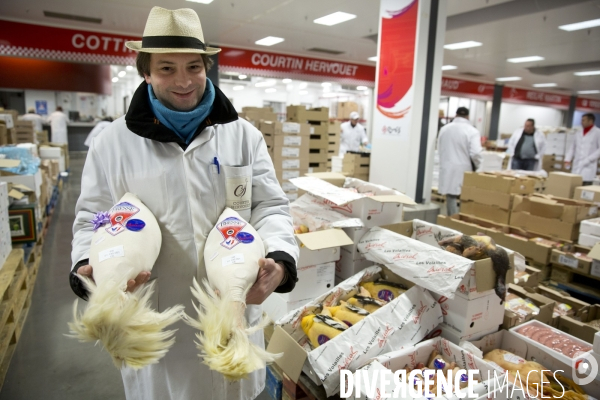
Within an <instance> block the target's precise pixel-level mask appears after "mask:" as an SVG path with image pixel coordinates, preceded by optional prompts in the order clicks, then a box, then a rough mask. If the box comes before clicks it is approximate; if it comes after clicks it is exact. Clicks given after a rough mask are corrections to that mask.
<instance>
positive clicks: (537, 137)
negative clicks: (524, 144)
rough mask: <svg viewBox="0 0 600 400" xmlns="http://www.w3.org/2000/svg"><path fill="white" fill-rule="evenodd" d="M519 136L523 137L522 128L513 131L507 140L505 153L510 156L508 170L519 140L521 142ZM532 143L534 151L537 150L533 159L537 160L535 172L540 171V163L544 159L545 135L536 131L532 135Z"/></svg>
mask: <svg viewBox="0 0 600 400" xmlns="http://www.w3.org/2000/svg"><path fill="white" fill-rule="evenodd" d="M521 136H523V129H522V128H521V129H517V130H516V131H514V132H513V134H512V136H511V137H510V139H509V140H508V148H507V149H506V153H507V154H508V155H509V156H510V160H509V161H508V165H509V168H510V165H511V163H512V158H513V157H514V155H515V149H516V147H517V144H518V143H519V140H521ZM533 142H534V143H535V149H536V150H537V154H536V155H535V159H536V160H537V163H536V164H535V171H539V170H540V169H542V161H543V159H544V154H545V153H546V135H544V134H543V133H542V132H540V131H538V130H537V129H536V130H535V132H534V133H533Z"/></svg>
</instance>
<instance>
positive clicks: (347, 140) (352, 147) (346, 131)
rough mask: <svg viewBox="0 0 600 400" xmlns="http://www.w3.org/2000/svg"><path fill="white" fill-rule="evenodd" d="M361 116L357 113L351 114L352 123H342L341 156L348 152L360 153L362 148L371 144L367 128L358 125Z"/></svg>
mask: <svg viewBox="0 0 600 400" xmlns="http://www.w3.org/2000/svg"><path fill="white" fill-rule="evenodd" d="M358 118H359V115H358V113H357V112H356V111H352V112H351V113H350V121H346V122H344V123H342V125H341V126H340V128H341V130H342V134H341V138H340V156H343V155H344V154H346V152H348V151H359V150H360V146H361V144H362V145H365V144H367V143H369V138H368V137H367V132H366V130H365V127H364V126H362V125H361V124H359V123H358Z"/></svg>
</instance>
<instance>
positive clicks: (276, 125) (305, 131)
mask: <svg viewBox="0 0 600 400" xmlns="http://www.w3.org/2000/svg"><path fill="white" fill-rule="evenodd" d="M310 128H311V127H310V125H308V124H306V123H299V122H277V121H261V122H260V124H259V130H260V131H261V132H262V133H263V135H273V136H279V135H285V136H310Z"/></svg>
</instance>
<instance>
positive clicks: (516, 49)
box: [0, 0, 600, 98]
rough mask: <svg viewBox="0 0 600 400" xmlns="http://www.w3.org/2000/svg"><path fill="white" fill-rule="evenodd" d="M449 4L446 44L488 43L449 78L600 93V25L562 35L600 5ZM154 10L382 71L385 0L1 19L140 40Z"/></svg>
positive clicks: (526, 0) (551, 0)
mask: <svg viewBox="0 0 600 400" xmlns="http://www.w3.org/2000/svg"><path fill="white" fill-rule="evenodd" d="M441 1H446V0H441ZM447 1H448V3H447V4H448V30H447V32H446V40H445V43H446V44H449V43H456V42H464V41H468V40H475V41H478V42H481V43H482V44H483V45H482V46H480V47H476V48H470V49H464V50H454V51H451V50H444V64H445V65H454V66H456V67H457V69H455V70H452V71H445V72H444V75H445V76H454V77H458V78H460V77H462V78H465V79H475V80H480V81H486V82H494V81H495V79H496V78H498V77H506V76H518V77H521V78H522V80H520V81H517V82H511V83H510V85H511V86H519V87H524V88H531V87H532V85H533V84H538V83H556V84H557V87H560V88H565V89H566V92H571V93H575V92H577V91H580V90H600V75H595V76H575V75H574V72H577V71H578V70H579V69H580V68H583V69H584V70H585V69H587V70H589V69H596V70H598V69H600V68H597V67H593V66H594V65H596V64H598V63H600V27H597V28H592V29H588V30H580V31H574V32H566V31H563V30H560V29H558V26H559V25H564V24H569V23H574V22H580V21H585V20H590V19H597V18H600V0H447ZM153 5H158V6H162V7H165V8H170V9H175V8H182V7H189V8H193V9H195V10H196V11H197V12H198V14H199V15H200V18H201V20H202V24H203V29H204V32H205V38H206V41H207V42H209V43H212V44H218V45H230V46H239V47H246V48H256V49H261V50H266V51H274V52H282V53H291V54H300V55H305V56H313V57H323V58H328V59H338V60H342V61H350V62H355V63H361V64H372V65H374V63H373V62H370V61H368V60H367V59H368V58H369V57H372V56H375V55H376V52H377V44H376V42H375V41H374V39H375V40H376V37H377V36H376V35H377V31H378V15H379V2H378V1H376V0H327V1H320V0H228V1H225V0H214V1H213V2H212V3H210V4H199V3H193V2H188V1H184V0H156V1H154V2H152V3H150V2H148V1H147V0H51V1H48V0H44V1H42V0H19V1H3V2H0V15H1V16H2V18H9V19H14V20H19V21H23V22H33V23H43V24H50V25H55V26H64V27H78V28H84V29H89V30H95V31H106V32H114V33H123V34H130V35H136V36H141V34H142V32H143V30H144V25H145V22H146V18H147V16H148V12H149V11H150V8H151V7H152V6H153ZM336 11H344V12H347V13H351V14H355V15H357V18H355V19H352V20H350V21H347V22H344V23H341V24H338V25H334V26H323V25H317V24H315V23H313V20H314V19H316V18H319V17H322V16H325V15H327V14H330V13H333V12H336ZM266 36H277V37H282V38H284V39H285V41H284V42H282V43H280V44H277V45H275V46H271V47H263V46H257V45H255V44H254V42H255V41H256V40H258V39H261V38H263V37H266ZM311 49H313V50H311ZM314 49H317V50H318V51H315V50H314ZM328 52H329V53H328ZM332 52H341V54H339V55H333V54H332ZM534 55H536V56H541V57H544V58H545V59H544V60H543V61H536V62H529V63H522V64H510V63H508V62H507V61H506V59H507V58H512V57H522V56H534ZM594 63H596V64H594ZM544 90H548V91H552V89H551V88H550V89H544ZM563 93H565V92H563ZM587 96H590V97H598V98H600V95H586V97H587Z"/></svg>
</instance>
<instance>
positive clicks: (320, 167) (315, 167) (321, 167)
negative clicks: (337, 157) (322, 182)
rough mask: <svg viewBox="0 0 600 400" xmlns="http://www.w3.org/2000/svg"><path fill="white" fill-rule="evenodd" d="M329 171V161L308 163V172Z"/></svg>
mask: <svg viewBox="0 0 600 400" xmlns="http://www.w3.org/2000/svg"><path fill="white" fill-rule="evenodd" d="M315 172H316V173H318V172H327V163H324V162H321V163H314V162H310V163H308V173H315Z"/></svg>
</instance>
